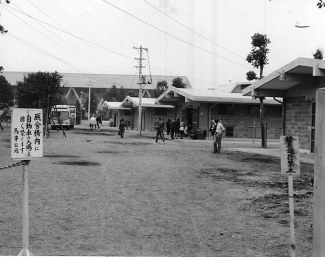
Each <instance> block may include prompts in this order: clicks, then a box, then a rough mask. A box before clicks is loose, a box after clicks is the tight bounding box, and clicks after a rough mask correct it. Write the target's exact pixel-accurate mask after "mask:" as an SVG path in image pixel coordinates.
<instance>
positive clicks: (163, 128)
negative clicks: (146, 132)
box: [161, 119, 165, 138]
mask: <svg viewBox="0 0 325 257" xmlns="http://www.w3.org/2000/svg"><path fill="white" fill-rule="evenodd" d="M164 130H165V120H164V119H162V127H161V134H162V136H163V138H165V134H164Z"/></svg>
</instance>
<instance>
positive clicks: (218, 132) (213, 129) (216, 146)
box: [209, 119, 225, 154]
mask: <svg viewBox="0 0 325 257" xmlns="http://www.w3.org/2000/svg"><path fill="white" fill-rule="evenodd" d="M209 130H210V133H211V135H212V136H213V138H214V140H213V141H214V142H213V152H214V153H218V154H219V153H220V150H221V139H222V134H223V132H224V131H225V128H224V126H223V125H222V124H221V119H215V120H212V121H211V125H210V129H209Z"/></svg>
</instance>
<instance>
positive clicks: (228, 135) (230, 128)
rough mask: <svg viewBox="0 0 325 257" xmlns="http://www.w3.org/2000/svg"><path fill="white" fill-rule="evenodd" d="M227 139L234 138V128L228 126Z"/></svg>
mask: <svg viewBox="0 0 325 257" xmlns="http://www.w3.org/2000/svg"><path fill="white" fill-rule="evenodd" d="M226 137H234V126H226Z"/></svg>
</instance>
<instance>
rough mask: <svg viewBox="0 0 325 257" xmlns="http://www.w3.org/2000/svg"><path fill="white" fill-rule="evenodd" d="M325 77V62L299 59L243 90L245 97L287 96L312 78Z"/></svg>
mask: <svg viewBox="0 0 325 257" xmlns="http://www.w3.org/2000/svg"><path fill="white" fill-rule="evenodd" d="M318 76H325V61H323V60H318V59H311V58H302V57H299V58H297V59H295V60H293V61H291V62H289V63H288V64H286V65H285V66H283V67H281V68H279V69H277V70H275V71H274V72H272V73H271V74H269V75H267V76H265V77H264V78H262V79H260V80H259V81H256V82H254V83H252V84H251V85H250V86H248V87H247V88H245V89H243V91H242V94H243V95H252V96H257V97H258V96H278V97H281V96H285V94H286V91H287V90H288V89H290V88H292V87H294V86H296V85H298V84H301V83H303V82H305V81H306V79H310V78H312V77H318Z"/></svg>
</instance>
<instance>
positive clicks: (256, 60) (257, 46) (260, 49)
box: [246, 33, 271, 79]
mask: <svg viewBox="0 0 325 257" xmlns="http://www.w3.org/2000/svg"><path fill="white" fill-rule="evenodd" d="M251 38H252V46H253V47H252V50H251V52H250V53H249V54H248V55H247V58H246V61H247V62H248V63H250V64H252V65H253V67H254V68H257V69H258V68H259V69H260V79H261V78H263V70H264V66H265V65H266V64H268V59H267V54H268V53H269V52H270V49H268V48H267V46H268V44H270V43H271V40H270V39H269V38H267V36H266V35H263V34H259V33H255V34H254V36H252V37H251Z"/></svg>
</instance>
